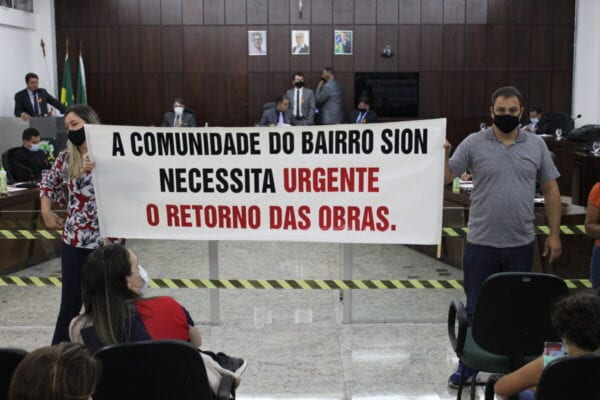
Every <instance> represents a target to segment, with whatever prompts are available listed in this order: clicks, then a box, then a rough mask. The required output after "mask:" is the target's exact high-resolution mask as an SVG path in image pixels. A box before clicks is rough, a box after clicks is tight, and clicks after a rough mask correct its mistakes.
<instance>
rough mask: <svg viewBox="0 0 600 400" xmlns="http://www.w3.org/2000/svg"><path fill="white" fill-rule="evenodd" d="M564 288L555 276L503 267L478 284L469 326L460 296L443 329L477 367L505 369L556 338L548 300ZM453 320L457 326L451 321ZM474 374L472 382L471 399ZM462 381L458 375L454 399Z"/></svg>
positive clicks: (534, 354) (532, 356)
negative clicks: (477, 292) (508, 269)
mask: <svg viewBox="0 0 600 400" xmlns="http://www.w3.org/2000/svg"><path fill="white" fill-rule="evenodd" d="M568 294H569V291H568V289H567V285H566V284H565V283H564V281H563V280H562V279H560V278H559V277H557V276H554V275H549V274H539V273H525V272H502V273H498V274H494V275H492V276H490V277H489V278H488V279H487V280H486V281H485V282H484V283H483V285H482V286H481V289H480V291H479V296H478V298H477V302H476V304H475V311H474V313H473V321H472V326H469V324H468V320H467V313H466V310H465V307H464V305H463V303H462V302H461V301H458V300H454V301H452V302H451V303H450V308H449V310H448V335H449V338H450V343H451V345H452V348H453V349H454V351H455V353H456V355H457V356H458V358H459V359H460V360H461V361H462V362H463V363H464V364H465V365H466V366H468V367H470V368H473V369H475V370H478V371H484V372H492V373H499V374H506V373H509V372H511V371H514V370H515V369H517V368H520V367H521V366H523V365H524V364H526V363H527V362H529V361H531V360H533V359H535V358H536V357H539V356H540V354H542V351H543V349H544V342H546V341H560V338H559V337H558V336H557V334H556V332H554V328H553V327H552V322H551V319H550V316H551V309H552V307H553V305H554V304H555V303H556V302H557V301H558V300H559V299H560V298H562V297H566V296H567V295H568ZM457 321H458V331H457V330H456V326H455V325H456V322H457ZM476 375H477V374H475V375H474V376H473V378H472V382H471V399H472V400H474V399H475V389H476V385H477V382H476ZM463 381H464V369H463V376H461V379H460V384H459V387H458V393H457V397H456V398H457V399H460V398H461V395H462V389H463Z"/></svg>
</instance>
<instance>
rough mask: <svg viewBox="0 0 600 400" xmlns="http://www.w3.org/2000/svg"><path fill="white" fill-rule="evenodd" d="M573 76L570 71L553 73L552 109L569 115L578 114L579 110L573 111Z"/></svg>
mask: <svg viewBox="0 0 600 400" xmlns="http://www.w3.org/2000/svg"><path fill="white" fill-rule="evenodd" d="M571 78H572V76H571V73H570V72H554V73H553V74H552V100H551V103H550V109H551V110H553V111H556V112H564V113H566V114H567V115H571V113H573V114H577V110H574V111H571V89H572V88H571Z"/></svg>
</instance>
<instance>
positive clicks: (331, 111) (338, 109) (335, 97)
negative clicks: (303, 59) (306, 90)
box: [315, 67, 344, 125]
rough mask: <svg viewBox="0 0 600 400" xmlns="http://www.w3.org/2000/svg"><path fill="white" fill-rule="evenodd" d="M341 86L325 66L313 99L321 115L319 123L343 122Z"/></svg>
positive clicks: (330, 70) (331, 69) (333, 73)
mask: <svg viewBox="0 0 600 400" xmlns="http://www.w3.org/2000/svg"><path fill="white" fill-rule="evenodd" d="M343 99H344V96H343V90H342V86H340V84H339V83H338V81H336V80H335V72H334V71H333V68H331V67H325V68H324V69H323V72H321V81H320V82H319V85H318V86H317V91H316V93H315V100H316V102H317V107H318V108H319V115H320V116H321V124H323V125H330V124H341V123H343V122H344V105H343Z"/></svg>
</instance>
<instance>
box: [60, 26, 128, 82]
mask: <svg viewBox="0 0 600 400" xmlns="http://www.w3.org/2000/svg"><path fill="white" fill-rule="evenodd" d="M98 53H99V56H100V60H102V62H101V63H100V72H101V73H113V74H114V73H118V72H119V28H117V27H100V28H99V29H98ZM59 60H60V59H59Z"/></svg>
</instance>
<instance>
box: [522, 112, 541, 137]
mask: <svg viewBox="0 0 600 400" xmlns="http://www.w3.org/2000/svg"><path fill="white" fill-rule="evenodd" d="M541 119H542V109H541V108H539V107H531V109H530V110H529V123H528V124H526V125H525V126H524V127H523V130H526V131H528V132H536V131H537V128H538V126H537V125H538V123H539V122H540V120H541Z"/></svg>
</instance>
